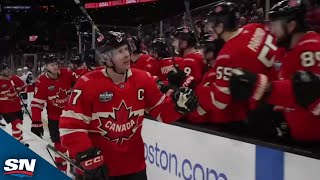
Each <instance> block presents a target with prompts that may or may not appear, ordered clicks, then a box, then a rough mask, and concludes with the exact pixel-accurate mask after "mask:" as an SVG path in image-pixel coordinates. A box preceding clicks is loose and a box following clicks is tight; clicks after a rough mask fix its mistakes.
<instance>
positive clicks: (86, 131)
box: [59, 128, 88, 136]
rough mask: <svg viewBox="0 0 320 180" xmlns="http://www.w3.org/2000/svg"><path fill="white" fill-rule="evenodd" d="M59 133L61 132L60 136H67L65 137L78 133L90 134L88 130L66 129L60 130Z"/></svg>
mask: <svg viewBox="0 0 320 180" xmlns="http://www.w3.org/2000/svg"><path fill="white" fill-rule="evenodd" d="M59 132H60V136H65V135H68V134H72V133H77V132H81V133H88V130H86V129H66V128H60V129H59Z"/></svg>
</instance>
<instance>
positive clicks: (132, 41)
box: [128, 36, 142, 53]
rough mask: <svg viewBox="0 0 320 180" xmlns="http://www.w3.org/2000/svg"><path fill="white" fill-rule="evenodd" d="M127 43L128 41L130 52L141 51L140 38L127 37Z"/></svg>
mask: <svg viewBox="0 0 320 180" xmlns="http://www.w3.org/2000/svg"><path fill="white" fill-rule="evenodd" d="M128 43H129V47H130V52H131V53H141V43H142V41H141V39H140V38H138V37H137V36H132V37H130V38H128Z"/></svg>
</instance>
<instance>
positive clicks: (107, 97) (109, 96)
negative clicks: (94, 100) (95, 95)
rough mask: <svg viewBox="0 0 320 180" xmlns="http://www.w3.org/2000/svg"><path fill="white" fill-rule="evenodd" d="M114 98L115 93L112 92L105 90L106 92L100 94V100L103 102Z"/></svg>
mask: <svg viewBox="0 0 320 180" xmlns="http://www.w3.org/2000/svg"><path fill="white" fill-rule="evenodd" d="M112 98H113V93H112V92H108V91H107V92H104V93H101V94H100V95H99V100H100V101H101V102H108V101H111V100H112Z"/></svg>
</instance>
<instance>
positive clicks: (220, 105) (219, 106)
mask: <svg viewBox="0 0 320 180" xmlns="http://www.w3.org/2000/svg"><path fill="white" fill-rule="evenodd" d="M210 97H211V102H212V104H213V105H214V106H215V107H216V108H218V109H225V108H226V107H227V106H228V104H224V103H222V102H219V101H217V100H216V99H215V97H214V94H213V92H210Z"/></svg>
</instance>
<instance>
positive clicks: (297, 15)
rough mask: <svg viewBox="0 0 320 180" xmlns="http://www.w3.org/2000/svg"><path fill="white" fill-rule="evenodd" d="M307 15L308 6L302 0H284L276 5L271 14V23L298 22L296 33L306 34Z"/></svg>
mask: <svg viewBox="0 0 320 180" xmlns="http://www.w3.org/2000/svg"><path fill="white" fill-rule="evenodd" d="M305 15H306V4H304V3H302V1H301V0H283V1H281V2H279V3H277V4H276V5H274V6H273V7H272V8H271V9H270V12H269V16H270V20H271V21H276V20H284V21H285V22H289V21H292V20H295V21H297V24H298V25H297V28H296V30H295V31H296V32H304V31H306V30H307V24H306V20H305Z"/></svg>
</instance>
